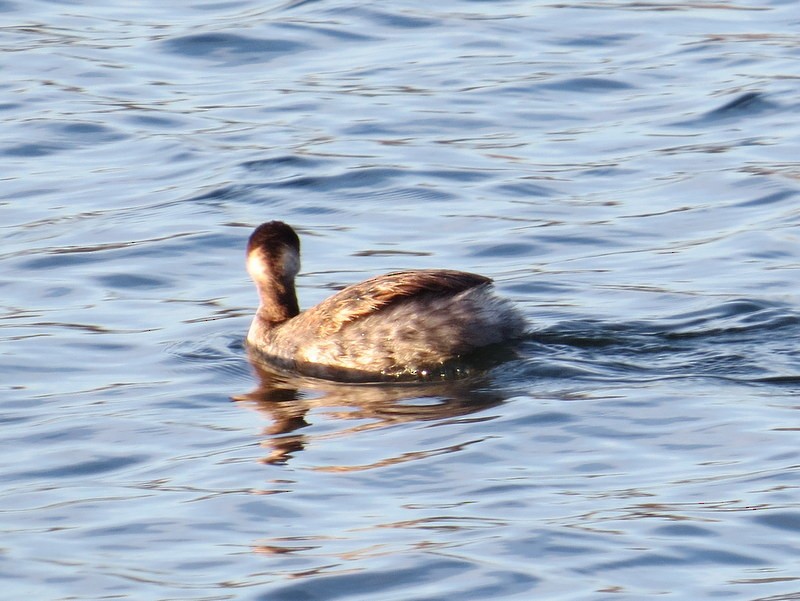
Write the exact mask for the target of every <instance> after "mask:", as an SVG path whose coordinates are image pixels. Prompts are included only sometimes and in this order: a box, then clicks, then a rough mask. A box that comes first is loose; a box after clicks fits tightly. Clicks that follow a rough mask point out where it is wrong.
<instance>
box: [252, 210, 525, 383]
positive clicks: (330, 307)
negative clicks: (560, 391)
mask: <svg viewBox="0 0 800 601" xmlns="http://www.w3.org/2000/svg"><path fill="white" fill-rule="evenodd" d="M299 256H300V241H299V239H298V237H297V235H296V234H295V232H294V230H292V228H291V227H289V226H288V225H286V224H285V223H282V222H279V221H272V222H268V223H265V224H262V225H261V226H259V227H258V228H257V229H256V230H255V232H253V234H252V236H251V237H250V241H249V242H248V246H247V267H248V271H249V273H250V275H251V277H252V278H253V281H254V282H255V283H256V287H257V288H258V291H259V296H260V299H261V304H260V306H259V308H258V311H257V313H256V316H255V318H254V319H253V323H252V325H251V327H250V332H249V333H248V337H247V342H248V344H249V345H250V347H251V348H252V349H254V350H255V351H256V352H257V355H258V356H259V357H261V358H263V359H264V360H266V361H268V362H270V363H274V364H277V365H279V366H281V367H284V368H289V369H292V370H297V371H301V372H304V373H307V374H310V375H316V376H320V377H329V378H335V379H353V380H379V379H387V378H401V377H410V378H413V377H418V376H425V375H427V374H429V373H431V372H432V371H442V372H443V373H444V372H446V371H449V370H447V369H444V370H443V369H442V368H443V367H446V366H447V365H448V364H449V363H451V362H453V361H456V360H458V359H460V358H462V357H464V356H466V355H468V354H470V353H472V352H474V351H475V350H477V349H480V348H482V347H485V346H488V345H491V344H495V343H498V342H502V341H506V340H510V339H513V338H516V337H519V336H520V335H521V334H522V332H523V331H524V328H525V324H524V320H523V318H522V317H521V316H520V315H519V313H517V311H516V310H515V309H514V307H513V306H511V304H510V303H508V301H505V300H503V299H500V298H498V297H496V296H494V295H493V294H492V291H491V284H492V281H491V280H490V279H489V278H487V277H484V276H481V275H476V274H472V273H465V272H461V271H453V270H447V269H426V270H414V271H398V272H394V273H389V274H386V275H381V276H377V277H373V278H370V279H368V280H365V281H363V282H361V283H358V284H353V285H352V286H348V287H347V288H345V289H344V290H341V291H340V292H338V293H336V294H334V295H333V296H331V297H330V298H328V299H326V300H324V301H322V302H321V303H320V304H318V305H317V306H315V307H312V308H311V309H308V310H307V311H305V312H303V313H300V312H299V309H298V305H297V296H296V293H295V287H294V278H295V276H296V275H297V272H298V271H299V269H300V259H299Z"/></svg>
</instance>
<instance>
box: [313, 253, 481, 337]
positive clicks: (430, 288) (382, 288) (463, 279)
mask: <svg viewBox="0 0 800 601" xmlns="http://www.w3.org/2000/svg"><path fill="white" fill-rule="evenodd" d="M491 283H492V280H491V279H490V278H487V277H484V276H482V275H477V274H474V273H465V272H463V271H454V270H449V269H421V270H414V271H396V272H393V273H387V274H385V275H379V276H376V277H374V278H370V279H368V280H364V281H363V282H360V283H358V284H353V285H352V286H348V287H347V288H345V289H344V290H342V291H340V292H338V293H336V294H334V295H333V296H331V297H330V298H328V299H326V300H324V301H322V302H321V303H320V304H319V305H317V306H316V307H313V308H311V309H309V310H308V311H306V312H305V313H303V314H301V316H302V317H303V318H304V321H305V320H308V321H307V322H306V323H309V324H311V323H314V324H318V326H319V327H318V328H317V334H318V335H320V336H329V335H331V334H335V333H336V332H338V331H339V330H341V329H342V327H344V326H345V325H346V324H347V323H349V322H353V321H356V320H357V319H359V318H362V317H366V316H368V315H371V314H373V313H375V312H377V311H380V310H381V309H384V308H385V307H388V306H390V305H392V304H394V303H396V302H399V301H402V300H403V299H407V298H409V297H413V296H417V295H426V296H427V295H434V296H439V295H441V296H452V295H456V294H458V293H459V292H463V291H464V290H468V289H470V288H475V287H477V286H486V285H489V284H491Z"/></svg>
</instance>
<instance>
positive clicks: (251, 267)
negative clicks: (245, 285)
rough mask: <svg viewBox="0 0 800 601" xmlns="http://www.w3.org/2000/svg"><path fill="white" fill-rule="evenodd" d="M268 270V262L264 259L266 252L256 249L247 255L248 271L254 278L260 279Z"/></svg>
mask: <svg viewBox="0 0 800 601" xmlns="http://www.w3.org/2000/svg"><path fill="white" fill-rule="evenodd" d="M266 271H267V262H266V261H265V260H264V253H262V252H261V251H260V250H254V251H253V252H251V253H250V254H249V255H248V256H247V273H249V274H250V277H252V278H253V279H254V280H260V279H262V278H263V277H264V275H265V273H266Z"/></svg>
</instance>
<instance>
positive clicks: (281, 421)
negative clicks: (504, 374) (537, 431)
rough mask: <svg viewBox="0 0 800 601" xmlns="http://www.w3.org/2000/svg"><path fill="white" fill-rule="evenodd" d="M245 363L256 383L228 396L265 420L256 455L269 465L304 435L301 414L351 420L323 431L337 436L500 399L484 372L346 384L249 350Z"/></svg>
mask: <svg viewBox="0 0 800 601" xmlns="http://www.w3.org/2000/svg"><path fill="white" fill-rule="evenodd" d="M250 363H251V364H252V366H253V368H254V370H255V372H256V375H257V376H258V379H259V383H258V386H257V388H256V389H255V390H253V391H252V392H249V393H246V394H242V395H237V396H235V397H234V400H235V401H237V402H239V403H241V404H242V405H244V406H247V407H248V408H251V409H254V410H256V411H258V412H259V413H261V414H262V415H264V416H265V417H266V418H267V419H268V420H269V421H270V422H271V425H269V426H267V427H266V428H265V429H264V434H265V435H266V436H267V439H266V440H265V441H264V442H263V443H262V446H264V447H267V448H269V449H270V452H269V454H268V455H267V456H266V457H264V458H263V459H262V460H261V461H262V462H263V463H269V464H280V463H285V462H286V461H288V460H289V459H290V458H291V457H292V455H293V454H294V453H297V452H298V451H301V450H302V449H303V448H304V447H305V446H306V444H307V442H308V440H309V438H310V437H309V436H307V435H304V434H302V433H300V432H298V431H299V430H301V429H302V428H304V427H306V426H308V425H310V424H309V422H308V421H307V417H308V415H309V413H310V412H311V411H313V410H319V409H328V410H329V411H328V412H327V415H329V416H330V417H333V418H335V419H342V420H355V421H357V424H356V425H354V426H352V427H350V428H346V429H344V430H341V431H337V432H336V434H325V435H324V436H342V435H349V434H353V433H356V432H359V431H364V430H370V429H375V428H382V427H387V426H391V425H395V424H398V423H404V422H413V421H429V420H430V421H435V420H443V419H452V418H462V417H464V416H467V415H470V414H473V413H476V412H479V411H482V410H484V409H487V408H489V407H493V406H496V405H499V404H500V403H502V402H503V400H504V397H503V396H502V395H501V394H499V393H498V392H494V391H491V390H490V387H489V386H488V384H489V377H488V375H487V372H486V371H479V372H477V373H476V374H475V375H471V376H469V377H463V378H460V379H457V380H445V381H437V382H416V383H414V382H404V383H387V382H382V383H371V384H352V383H340V382H334V381H328V380H320V379H316V378H311V377H306V376H301V375H294V374H290V373H285V372H281V371H278V370H276V369H273V368H272V367H270V366H268V365H265V364H264V363H262V362H259V361H258V360H257V357H256V356H254V355H253V354H252V353H251V354H250ZM475 419H483V418H477V417H476V418H475ZM486 419H488V418H486Z"/></svg>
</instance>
